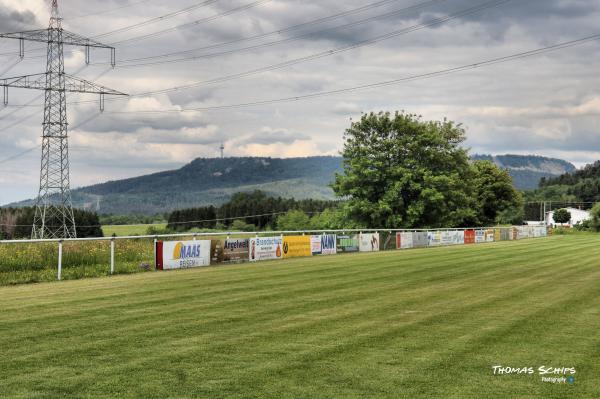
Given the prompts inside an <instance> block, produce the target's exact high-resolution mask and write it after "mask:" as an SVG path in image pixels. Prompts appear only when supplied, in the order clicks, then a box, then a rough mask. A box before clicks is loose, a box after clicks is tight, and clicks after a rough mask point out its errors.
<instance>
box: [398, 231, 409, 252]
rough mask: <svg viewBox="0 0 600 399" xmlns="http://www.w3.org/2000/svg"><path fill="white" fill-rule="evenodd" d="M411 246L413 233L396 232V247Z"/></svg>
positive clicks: (406, 247)
mask: <svg viewBox="0 0 600 399" xmlns="http://www.w3.org/2000/svg"><path fill="white" fill-rule="evenodd" d="M412 247H413V233H408V232H406V233H396V248H397V249H409V248H412Z"/></svg>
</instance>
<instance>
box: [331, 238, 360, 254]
mask: <svg viewBox="0 0 600 399" xmlns="http://www.w3.org/2000/svg"><path fill="white" fill-rule="evenodd" d="M336 241H337V245H336V246H337V251H338V252H358V235H356V234H347V235H346V234H344V235H338V236H337V240H336Z"/></svg>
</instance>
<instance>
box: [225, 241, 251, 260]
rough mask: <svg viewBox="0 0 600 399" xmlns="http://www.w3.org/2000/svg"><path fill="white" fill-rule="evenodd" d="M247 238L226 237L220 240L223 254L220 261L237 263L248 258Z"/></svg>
mask: <svg viewBox="0 0 600 399" xmlns="http://www.w3.org/2000/svg"><path fill="white" fill-rule="evenodd" d="M248 244H249V240H248V239H247V238H239V239H235V238H234V239H227V240H224V241H221V245H222V248H223V249H222V251H223V256H222V257H221V262H224V263H239V262H243V261H246V260H248V257H249V251H248V247H249V245H248Z"/></svg>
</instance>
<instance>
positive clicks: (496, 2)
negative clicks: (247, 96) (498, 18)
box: [71, 0, 512, 104]
mask: <svg viewBox="0 0 600 399" xmlns="http://www.w3.org/2000/svg"><path fill="white" fill-rule="evenodd" d="M510 1H512V0H493V1H488V2H485V3H482V4H480V5H478V6H475V7H470V8H467V9H465V10H463V11H460V12H457V13H454V14H450V15H447V16H445V17H441V18H435V19H433V20H430V21H427V22H425V23H421V24H417V25H413V26H410V27H407V28H403V29H400V30H395V31H392V32H389V33H387V34H384V35H379V36H375V37H372V38H370V39H366V40H363V41H360V42H358V43H354V44H351V45H348V46H343V47H339V48H337V49H330V50H326V51H322V52H319V53H316V54H312V55H308V56H305V57H300V58H296V59H293V60H289V61H285V62H282V63H280V64H274V65H270V66H266V67H264V68H259V69H255V70H252V71H247V72H242V73H239V74H235V75H229V76H224V77H221V78H216V79H212V80H208V81H200V82H194V83H189V84H186V85H181V86H175V87H171V88H166V89H161V90H154V91H148V92H144V93H138V94H132V95H130V97H144V96H151V95H156V94H164V93H169V92H174V91H179V90H184V89H191V88H194V87H198V86H202V85H205V84H212V83H218V82H223V81H227V80H231V79H237V78H240V77H244V76H249V75H253V74H256V73H260V72H266V71H271V70H276V69H281V68H284V67H288V66H292V65H296V64H299V63H302V62H306V61H310V60H315V59H319V58H324V57H329V56H332V55H335V54H339V53H341V52H345V51H350V50H354V49H356V48H360V47H364V46H370V45H373V44H375V43H378V42H380V41H383V40H387V39H390V38H393V37H397V36H400V35H405V34H408V33H411V32H414V31H417V30H421V29H424V28H427V27H432V26H437V25H441V24H444V23H446V22H449V21H452V20H455V19H457V18H461V17H465V16H468V15H471V14H475V13H477V12H480V11H482V10H485V9H488V8H492V7H497V6H500V5H502V4H505V3H508V2H510ZM426 3H432V1H428V2H426ZM422 4H425V3H422ZM399 11H400V10H399ZM285 40H287V39H285ZM259 46H263V45H258V46H252V48H256V47H259ZM220 54H223V53H219V55H220ZM209 56H210V55H209ZM202 57H206V55H205V56H199V57H198V58H202ZM109 100H112V101H114V100H115V99H109ZM85 102H86V101H79V102H73V103H71V104H81V103H85ZM87 102H95V101H93V100H92V101H87Z"/></svg>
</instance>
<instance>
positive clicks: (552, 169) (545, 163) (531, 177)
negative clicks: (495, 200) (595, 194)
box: [471, 154, 577, 190]
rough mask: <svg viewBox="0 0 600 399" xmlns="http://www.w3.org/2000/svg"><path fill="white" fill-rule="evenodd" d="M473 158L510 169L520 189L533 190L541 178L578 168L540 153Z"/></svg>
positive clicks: (473, 157)
mask: <svg viewBox="0 0 600 399" xmlns="http://www.w3.org/2000/svg"><path fill="white" fill-rule="evenodd" d="M471 159H473V160H485V161H491V162H494V163H495V164H496V165H498V167H500V168H505V169H508V171H509V173H510V175H511V176H512V178H513V185H514V186H515V187H516V188H517V189H519V190H533V189H536V188H537V187H538V183H539V181H540V179H541V178H543V177H545V178H548V177H556V176H560V175H562V174H565V173H571V172H574V171H575V170H577V168H576V167H575V165H573V164H572V163H570V162H567V161H564V160H562V159H557V158H548V157H542V156H538V155H511V154H507V155H478V154H475V155H473V156H471Z"/></svg>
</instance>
